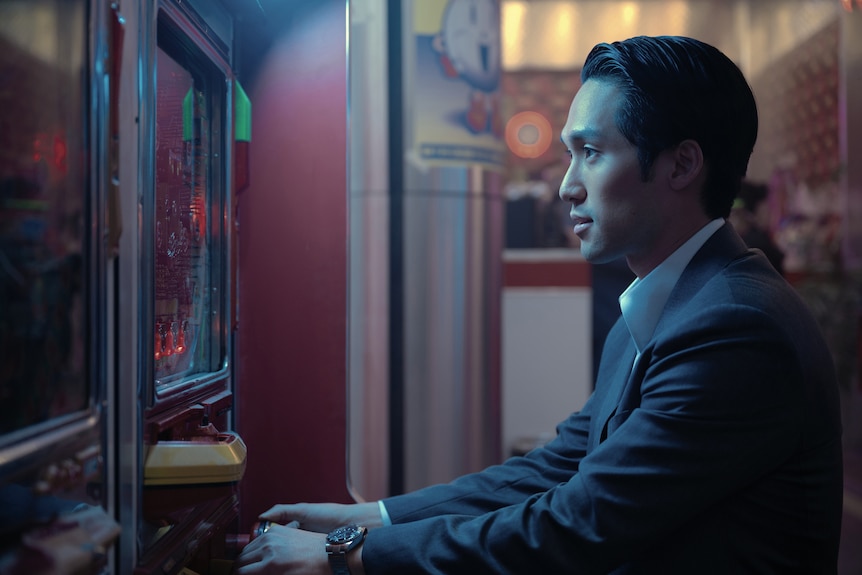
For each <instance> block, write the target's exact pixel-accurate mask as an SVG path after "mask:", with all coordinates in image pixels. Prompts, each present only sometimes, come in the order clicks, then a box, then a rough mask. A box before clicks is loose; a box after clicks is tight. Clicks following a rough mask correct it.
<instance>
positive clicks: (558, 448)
mask: <svg viewBox="0 0 862 575" xmlns="http://www.w3.org/2000/svg"><path fill="white" fill-rule="evenodd" d="M593 403H594V400H593V397H592V396H591V397H590V399H588V400H587V402H586V404H585V405H584V407H583V409H582V410H581V411H579V412H577V413H573V414H572V415H570V416H569V417H568V418H567V419H566V420H565V421H563V422H562V423H560V424H559V425H558V426H557V435H556V437H555V438H554V439H553V440H552V441H550V442H549V443H548V444H547V445H545V446H543V447H540V448H537V449H533V450H532V451H530V452H529V453H527V454H526V455H524V456H523V457H512V458H510V459H508V460H507V461H506V462H505V463H503V464H502V465H495V466H491V467H489V468H487V469H485V470H483V471H480V472H478V473H472V474H468V475H465V476H462V477H460V478H458V479H456V480H454V481H452V482H451V483H446V484H442V485H432V486H430V487H426V488H424V489H420V490H418V491H414V492H412V493H408V494H406V495H400V496H396V497H391V498H388V499H386V500H384V504H385V505H386V510H387V512H388V513H389V517H390V519H391V520H392V522H393V523H406V522H410V521H416V520H418V519H424V518H427V517H436V516H439V515H447V514H459V515H466V516H478V515H482V514H484V513H487V512H489V511H494V510H497V509H500V508H501V507H506V506H509V505H514V504H516V503H521V502H523V501H524V500H525V499H526V498H527V497H530V496H531V495H533V494H535V493H543V492H545V491H547V490H548V489H551V488H552V487H553V486H554V485H557V484H559V483H563V482H565V481H568V480H569V479H571V477H572V475H573V474H575V473H577V471H578V466H579V464H580V461H581V459H582V458H583V456H584V454H585V453H586V446H587V437H588V433H589V425H590V419H591V413H592V406H593Z"/></svg>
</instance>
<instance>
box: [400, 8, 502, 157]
mask: <svg viewBox="0 0 862 575" xmlns="http://www.w3.org/2000/svg"><path fill="white" fill-rule="evenodd" d="M414 6H415V7H414V34H415V41H416V83H415V86H414V94H415V105H416V107H415V110H416V121H415V132H414V134H415V137H414V153H416V154H418V156H419V157H418V160H419V162H421V163H422V164H425V165H465V164H483V165H486V166H488V167H491V168H494V169H496V168H499V167H500V166H502V164H503V158H504V153H503V150H504V148H503V139H502V136H503V129H504V126H503V120H502V117H501V111H500V105H501V97H502V95H501V90H500V73H501V66H500V59H501V43H500V1H499V0H421V1H420V2H416V3H415V5H414Z"/></svg>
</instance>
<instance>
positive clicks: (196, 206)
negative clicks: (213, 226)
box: [154, 48, 213, 388]
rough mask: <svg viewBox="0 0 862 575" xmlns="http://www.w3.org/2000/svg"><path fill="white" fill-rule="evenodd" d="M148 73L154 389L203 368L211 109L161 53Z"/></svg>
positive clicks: (207, 349) (208, 352) (207, 353)
mask: <svg viewBox="0 0 862 575" xmlns="http://www.w3.org/2000/svg"><path fill="white" fill-rule="evenodd" d="M156 69H157V86H158V89H157V95H158V97H157V101H156V194H155V197H156V206H155V306H154V309H155V329H154V337H155V341H154V360H155V376H156V382H157V388H161V387H165V386H168V385H171V384H173V383H177V382H179V381H182V380H183V379H184V378H187V377H189V376H191V375H194V374H197V373H201V372H204V371H208V370H210V369H211V361H210V358H211V357H213V350H212V349H211V345H210V338H209V337H207V334H209V333H210V330H211V326H210V325H209V321H210V317H211V314H210V313H209V311H210V308H211V302H210V297H209V294H210V293H211V288H212V287H213V286H212V285H211V282H212V278H211V269H210V259H211V257H210V252H211V250H210V246H209V242H210V234H209V228H208V227H207V190H208V174H209V161H210V157H211V154H210V142H211V134H210V113H211V111H210V109H209V104H208V99H207V97H206V94H205V93H204V91H203V90H202V87H201V86H199V85H196V83H195V78H194V77H193V75H192V73H191V72H190V71H189V70H187V69H185V68H183V66H181V65H180V64H179V63H178V62H177V61H175V60H174V59H173V58H171V56H169V55H168V54H167V53H166V52H165V51H164V50H163V49H162V48H159V49H158V59H157V63H156Z"/></svg>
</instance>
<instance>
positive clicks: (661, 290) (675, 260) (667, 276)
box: [619, 218, 724, 354]
mask: <svg viewBox="0 0 862 575" xmlns="http://www.w3.org/2000/svg"><path fill="white" fill-rule="evenodd" d="M723 224H724V219H722V218H717V219H715V220H712V221H711V222H709V223H708V224H706V225H705V226H704V227H702V228H701V229H700V231H698V232H697V233H696V234H694V235H693V236H691V237H690V238H689V239H688V241H686V242H685V243H684V244H682V245H681V246H680V247H679V248H677V249H676V251H675V252H673V253H672V254H671V255H669V256H668V257H667V258H666V259H665V260H664V261H663V262H661V263H660V264H659V265H658V266H657V267H656V268H655V269H654V270H652V271H651V272H650V273H648V274H647V275H646V276H645V277H644V278H635V280H634V281H633V282H632V283H631V284H630V285H629V287H628V288H626V290H625V291H624V292H623V293H622V295H620V298H619V302H620V310H621V311H622V315H623V320H624V321H625V322H626V326H627V327H628V328H629V333H631V336H632V339H633V340H634V343H635V347H636V348H637V351H638V354H640V353H641V351H643V349H644V347H646V344H647V342H648V341H649V340H650V338H651V337H652V334H653V331H655V326H656V325H657V324H658V320H659V318H661V314H662V311H663V310H664V306H665V304H666V303H667V299H668V297H670V292H671V291H672V290H673V288H674V286H675V285H676V282H677V281H678V280H679V278H680V276H682V272H683V271H684V270H685V267H686V266H687V265H688V262H690V261H691V258H693V257H694V254H696V253H697V251H698V250H699V249H700V248H701V247H702V246H703V244H705V243H706V240H708V239H709V238H710V237H711V236H712V234H714V233H715V232H716V231H717V230H718V229H719V228H720V227H721V226H722V225H723Z"/></svg>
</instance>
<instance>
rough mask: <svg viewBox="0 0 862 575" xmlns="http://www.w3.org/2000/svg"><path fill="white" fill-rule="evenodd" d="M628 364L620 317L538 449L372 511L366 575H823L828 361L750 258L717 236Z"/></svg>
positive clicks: (811, 326) (802, 315)
mask: <svg viewBox="0 0 862 575" xmlns="http://www.w3.org/2000/svg"><path fill="white" fill-rule="evenodd" d="M633 358H634V346H633V343H632V341H631V337H630V336H629V333H628V330H627V329H626V326H625V325H624V324H623V323H622V320H620V321H618V322H617V324H616V325H615V326H614V327H613V328H612V330H611V332H610V334H609V335H608V339H607V342H606V344H605V348H604V353H603V356H602V362H601V366H600V369H599V376H598V382H597V385H596V390H595V392H594V393H593V395H592V396H591V398H590V399H589V400H588V402H587V403H586V405H585V406H584V408H583V409H582V410H581V411H580V412H578V413H575V414H572V415H571V416H570V417H569V418H568V419H567V420H566V421H564V422H562V423H561V424H560V425H559V426H558V429H557V431H558V435H557V437H556V439H554V440H553V441H552V442H551V443H549V444H548V445H547V446H546V447H544V448H539V449H537V450H534V451H532V452H530V453H529V454H527V455H526V456H525V457H516V458H512V459H510V460H508V461H507V462H505V463H504V464H502V465H498V466H494V467H490V468H488V469H486V470H485V471H482V472H479V473H475V474H471V475H467V476H465V477H462V478H460V479H458V480H456V481H454V482H452V483H450V484H447V485H440V486H433V487H429V488H426V489H423V490H420V491H417V492H415V493H412V494H407V495H403V496H398V497H393V498H390V499H387V500H386V501H385V504H386V507H387V510H388V512H389V514H390V516H391V518H392V520H393V523H394V525H393V526H391V527H386V528H382V529H376V530H372V531H371V532H370V533H369V534H368V537H367V540H366V542H365V546H364V549H363V562H364V564H365V568H366V572H367V574H368V575H381V574H389V573H392V574H398V575H409V574H412V573H416V574H418V573H448V574H465V575H467V574H469V575H479V574H484V573H489V574H490V573H495V574H500V573H524V574H555V573H637V574H651V573H656V574H658V573H660V574H662V575H674V574H680V575H682V574H685V575H692V574H698V575H701V574H710V573H716V574H723V575H724V574H739V573H778V574H789V573H812V574H815V573H816V574H826V573H835V571H836V562H837V555H838V540H839V533H840V524H841V505H842V463H841V462H842V454H841V424H840V412H839V404H838V392H837V386H836V383H835V375H834V371H833V368H832V361H831V357H830V353H829V350H828V349H827V347H826V345H825V344H824V342H823V339H822V338H821V336H820V334H819V329H818V326H817V325H816V324H815V323H814V321H813V320H812V318H811V316H810V314H809V312H808V310H807V308H806V306H805V304H804V303H803V302H802V301H801V300H800V299H799V297H798V296H797V294H796V292H795V291H794V290H793V288H792V287H791V286H789V285H788V284H787V283H786V282H785V281H784V279H783V278H781V276H780V275H778V274H777V273H776V272H775V270H774V269H773V268H772V266H771V265H770V264H769V262H768V261H767V260H766V258H765V257H763V255H762V254H760V253H759V252H756V251H749V250H748V249H747V248H746V246H745V244H744V243H743V242H742V240H741V239H740V238H739V236H738V235H737V234H736V233H735V232H734V231H733V229H732V228H731V226H729V225H725V226H723V227H722V228H721V229H719V230H718V231H717V232H716V233H715V234H714V235H713V236H712V237H711V238H710V239H709V240H708V241H707V242H706V244H704V246H703V247H702V248H701V249H700V250H699V252H698V253H697V254H696V255H695V257H694V258H693V259H692V261H691V262H690V263H689V265H688V266H687V268H686V270H685V271H684V273H683V275H682V277H681V278H680V280H679V282H678V283H677V285H676V287H675V288H674V290H673V292H672V293H671V295H670V299H669V300H668V303H667V305H666V308H665V310H664V312H663V314H662V317H661V320H660V322H659V324H658V326H657V327H656V330H655V334H654V336H653V338H652V340H651V341H650V342H649V344H648V345H647V346H646V348H645V349H644V350H643V353H642V356H641V358H640V359H639V361H638V363H637V365H636V366H635V367H634V369H632V360H633Z"/></svg>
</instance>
